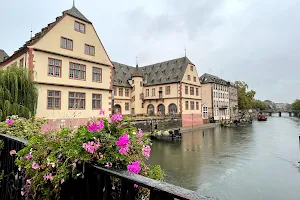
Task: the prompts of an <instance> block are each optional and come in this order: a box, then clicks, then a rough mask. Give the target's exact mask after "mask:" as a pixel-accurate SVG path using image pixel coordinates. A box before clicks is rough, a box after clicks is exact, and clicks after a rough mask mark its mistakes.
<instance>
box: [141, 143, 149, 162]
mask: <svg viewBox="0 0 300 200" xmlns="http://www.w3.org/2000/svg"><path fill="white" fill-rule="evenodd" d="M150 151H151V148H150V146H149V145H147V146H144V147H143V148H142V152H143V156H145V158H146V159H147V160H148V159H149V158H150Z"/></svg>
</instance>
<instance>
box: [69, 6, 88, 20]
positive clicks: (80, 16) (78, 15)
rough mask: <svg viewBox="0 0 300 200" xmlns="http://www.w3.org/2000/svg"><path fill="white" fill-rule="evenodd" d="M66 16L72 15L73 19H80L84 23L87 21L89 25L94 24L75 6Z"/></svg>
mask: <svg viewBox="0 0 300 200" xmlns="http://www.w3.org/2000/svg"><path fill="white" fill-rule="evenodd" d="M65 13H66V14H68V15H71V16H72V17H75V18H77V19H80V20H82V21H85V22H87V23H90V24H91V23H92V22H91V21H90V20H88V19H87V18H86V17H85V16H84V15H83V14H82V13H81V12H80V11H79V10H78V9H77V8H76V7H75V6H73V7H72V8H71V9H69V10H66V11H65Z"/></svg>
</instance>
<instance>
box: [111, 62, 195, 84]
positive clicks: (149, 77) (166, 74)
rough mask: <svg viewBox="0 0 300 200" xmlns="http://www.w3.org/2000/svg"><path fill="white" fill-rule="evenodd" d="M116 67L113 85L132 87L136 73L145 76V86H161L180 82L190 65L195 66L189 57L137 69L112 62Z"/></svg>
mask: <svg viewBox="0 0 300 200" xmlns="http://www.w3.org/2000/svg"><path fill="white" fill-rule="evenodd" d="M112 63H113V65H114V74H113V79H114V82H113V84H114V85H115V86H125V87H130V85H129V83H128V80H130V79H131V78H132V77H133V76H134V75H136V73H138V74H141V75H142V76H143V80H144V85H160V84H167V83H176V82H180V81H181V80H182V78H183V76H184V73H185V71H186V68H187V66H188V64H193V63H192V62H191V61H190V60H189V59H188V58H187V57H182V58H177V59H174V60H168V61H164V62H161V63H156V64H152V65H147V66H144V67H139V68H138V70H139V71H138V72H137V71H136V68H135V67H131V66H128V65H124V64H120V63H116V62H112Z"/></svg>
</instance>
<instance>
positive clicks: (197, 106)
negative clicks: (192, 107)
mask: <svg viewBox="0 0 300 200" xmlns="http://www.w3.org/2000/svg"><path fill="white" fill-rule="evenodd" d="M196 110H199V102H196Z"/></svg>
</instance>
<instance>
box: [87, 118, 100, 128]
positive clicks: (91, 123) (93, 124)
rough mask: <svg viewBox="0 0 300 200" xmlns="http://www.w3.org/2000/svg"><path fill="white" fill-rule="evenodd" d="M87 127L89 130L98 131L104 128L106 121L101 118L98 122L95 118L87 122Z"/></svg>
mask: <svg viewBox="0 0 300 200" xmlns="http://www.w3.org/2000/svg"><path fill="white" fill-rule="evenodd" d="M86 126H87V128H88V130H89V131H98V130H101V129H103V128H104V123H103V120H102V119H101V120H99V121H98V122H95V121H93V120H90V121H89V122H88V123H87V124H86Z"/></svg>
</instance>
